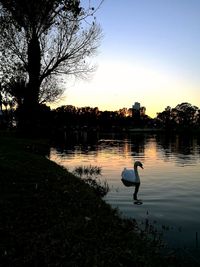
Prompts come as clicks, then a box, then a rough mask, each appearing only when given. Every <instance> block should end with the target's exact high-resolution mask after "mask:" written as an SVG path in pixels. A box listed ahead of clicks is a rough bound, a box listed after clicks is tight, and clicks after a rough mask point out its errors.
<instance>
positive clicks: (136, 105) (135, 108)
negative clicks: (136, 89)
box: [132, 102, 140, 111]
mask: <svg viewBox="0 0 200 267" xmlns="http://www.w3.org/2000/svg"><path fill="white" fill-rule="evenodd" d="M132 109H133V110H138V111H139V110H140V103H139V102H135V104H134V105H133V106H132Z"/></svg>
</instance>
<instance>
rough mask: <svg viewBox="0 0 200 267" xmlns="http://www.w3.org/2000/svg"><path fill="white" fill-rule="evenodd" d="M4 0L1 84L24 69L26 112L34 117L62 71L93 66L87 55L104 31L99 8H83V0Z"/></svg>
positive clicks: (80, 72) (81, 71) (79, 73)
mask: <svg viewBox="0 0 200 267" xmlns="http://www.w3.org/2000/svg"><path fill="white" fill-rule="evenodd" d="M101 2H102V1H101ZM101 2H100V4H101ZM89 3H90V1H89ZM0 4H1V5H0V34H1V39H0V50H1V53H0V62H1V63H0V73H1V76H2V77H1V78H2V84H4V83H6V82H9V80H10V79H11V78H12V77H15V76H16V72H17V73H21V74H23V76H24V77H25V79H26V81H27V86H26V90H25V93H24V101H23V108H24V114H28V116H29V119H28V120H29V121H31V123H33V121H32V120H30V117H31V118H32V119H33V118H34V117H35V112H36V110H37V106H38V104H39V97H40V95H44V94H43V93H44V90H43V89H42V88H44V86H43V87H42V85H44V84H45V83H46V82H47V81H48V80H50V81H52V80H53V79H55V77H57V78H59V77H62V75H73V76H75V77H86V76H87V75H88V74H89V73H91V72H92V71H94V66H91V65H90V64H89V62H88V58H89V57H90V56H92V55H94V53H95V52H96V50H97V47H98V45H99V40H100V37H101V30H100V27H99V26H98V25H97V23H96V22H95V18H94V16H93V15H94V12H95V8H93V7H91V6H90V5H89V6H88V7H87V8H84V7H82V6H81V3H80V1H79V0H9V1H8V0H0ZM97 8H98V7H97ZM90 18H92V19H90ZM88 20H90V22H88ZM51 90H52V88H51V89H50V90H49V92H50V91H51ZM46 95H48V94H46ZM31 115H32V116H31Z"/></svg>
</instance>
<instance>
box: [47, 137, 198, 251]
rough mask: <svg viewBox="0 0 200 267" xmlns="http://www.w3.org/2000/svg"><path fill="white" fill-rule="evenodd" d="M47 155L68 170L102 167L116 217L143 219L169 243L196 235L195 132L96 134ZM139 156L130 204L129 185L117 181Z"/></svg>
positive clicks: (188, 242)
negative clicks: (94, 138) (98, 136)
mask: <svg viewBox="0 0 200 267" xmlns="http://www.w3.org/2000/svg"><path fill="white" fill-rule="evenodd" d="M50 159H51V160H54V161H56V162H57V163H59V164H61V165H63V166H64V167H66V168H67V169H68V170H70V171H72V170H73V169H74V167H77V166H81V165H82V166H88V165H95V166H99V167H102V177H101V179H103V180H104V179H106V180H107V182H108V184H109V187H110V192H109V193H108V194H107V196H106V197H105V200H106V201H107V202H108V203H110V204H111V205H112V206H113V207H115V208H118V209H119V210H120V212H121V214H122V216H126V217H131V218H135V219H136V220H137V221H138V222H140V223H141V224H142V223H143V222H144V221H145V220H146V219H148V220H149V221H150V222H151V223H152V224H153V225H154V226H155V227H156V228H157V229H159V230H160V231H162V232H163V234H164V239H165V240H166V241H167V242H168V243H169V245H170V246H171V247H176V248H177V247H180V248H184V247H187V248H195V247H196V246H197V237H198V238H200V208H199V204H200V140H199V139H198V138H197V137H189V136H182V137H181V136H178V135H175V136H173V137H166V136H164V135H150V134H148V135H140V134H137V135H133V136H131V137H129V138H120V139H119V138H109V139H108V138H102V139H100V140H98V142H96V143H95V144H92V145H89V144H87V143H85V144H84V145H74V146H72V147H71V148H67V147H65V148H64V149H63V148H62V149H61V148H58V147H57V148H52V149H51V153H50ZM136 160H140V161H141V162H142V163H143V165H144V169H143V170H142V169H139V174H140V179H141V186H140V190H139V194H138V197H139V198H140V199H142V201H143V204H142V205H135V204H134V202H133V199H132V195H133V188H131V187H125V186H124V185H123V184H122V182H121V172H122V170H123V168H124V167H128V168H132V167H133V164H134V161H136Z"/></svg>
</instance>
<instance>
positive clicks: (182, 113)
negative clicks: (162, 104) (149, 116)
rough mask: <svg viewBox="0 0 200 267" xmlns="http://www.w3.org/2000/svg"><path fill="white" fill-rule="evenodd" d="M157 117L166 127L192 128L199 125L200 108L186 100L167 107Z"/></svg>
mask: <svg viewBox="0 0 200 267" xmlns="http://www.w3.org/2000/svg"><path fill="white" fill-rule="evenodd" d="M157 119H158V120H159V121H160V122H161V123H162V125H163V126H164V127H165V128H166V129H173V130H175V129H179V130H181V129H192V128H196V127H198V125H199V124H198V121H199V109H198V107H196V106H193V105H191V104H190V103H187V102H184V103H181V104H178V105H177V106H176V107H175V108H170V107H167V108H166V109H165V110H164V111H163V112H160V113H158V114H157Z"/></svg>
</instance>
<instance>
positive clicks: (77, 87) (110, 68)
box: [59, 0, 200, 117]
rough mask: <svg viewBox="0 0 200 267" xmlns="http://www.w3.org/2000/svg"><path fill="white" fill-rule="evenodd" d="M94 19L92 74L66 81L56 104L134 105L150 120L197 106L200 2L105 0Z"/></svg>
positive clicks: (112, 107) (199, 102) (199, 99)
mask: <svg viewBox="0 0 200 267" xmlns="http://www.w3.org/2000/svg"><path fill="white" fill-rule="evenodd" d="M91 2H92V1H91ZM93 2H95V1H93ZM96 17H97V21H98V22H99V24H100V25H101V27H102V31H103V39H102V42H101V45H100V47H99V50H98V55H97V56H96V57H95V58H94V59H93V62H95V63H97V65H98V69H97V71H96V73H95V74H94V76H93V78H92V79H91V80H90V81H78V82H76V83H70V82H68V83H67V85H66V88H67V89H66V92H65V95H64V98H63V100H62V101H61V102H60V103H59V105H60V104H65V105H74V106H77V107H83V106H91V107H96V106H97V107H99V109H100V110H118V109H120V108H123V107H126V108H130V107H131V106H132V105H133V104H134V102H140V103H141V105H142V106H145V107H146V109H147V111H146V113H147V115H149V116H151V117H155V116H156V112H159V111H163V110H164V109H165V107H166V106H171V107H175V106H176V105H177V104H180V103H182V102H189V103H191V104H193V105H196V106H198V107H200V0H123V1H122V0H115V1H113V0H105V1H104V3H103V5H102V7H101V9H100V10H99V11H98V12H97V14H96Z"/></svg>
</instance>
